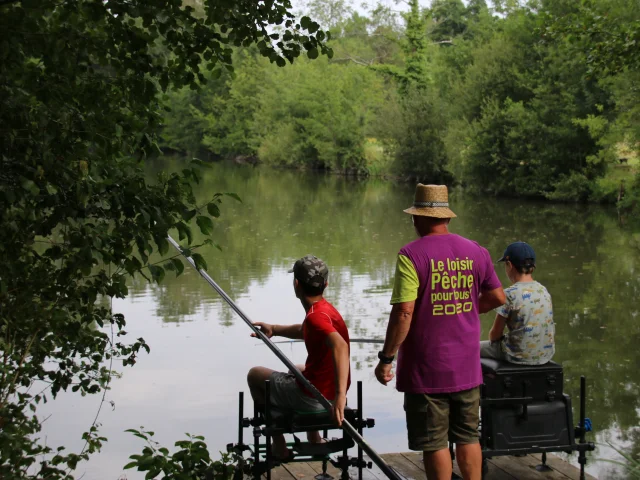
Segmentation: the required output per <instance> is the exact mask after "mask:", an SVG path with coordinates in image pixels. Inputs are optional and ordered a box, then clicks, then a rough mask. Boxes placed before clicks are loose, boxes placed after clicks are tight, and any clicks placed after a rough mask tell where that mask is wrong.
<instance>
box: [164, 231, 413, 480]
mask: <svg viewBox="0 0 640 480" xmlns="http://www.w3.org/2000/svg"><path fill="white" fill-rule="evenodd" d="M167 240H168V241H169V243H171V245H173V246H174V248H175V249H176V250H177V251H178V252H180V254H181V255H182V256H183V257H184V258H185V259H186V260H187V262H189V264H190V265H191V266H192V267H193V268H195V269H196V271H197V272H198V273H199V274H200V275H201V276H202V278H204V279H205V280H206V281H207V282H208V283H209V285H211V286H212V287H213V289H214V290H215V291H216V292H218V294H219V295H220V296H221V297H222V299H223V300H224V301H225V302H227V304H228V305H229V306H230V307H231V308H232V309H233V310H234V311H235V312H236V313H237V314H238V315H239V316H240V318H241V319H242V320H244V323H246V324H247V325H248V326H249V328H250V329H251V330H252V331H253V333H255V335H256V337H258V338H259V339H260V340H262V341H263V342H264V343H265V344H266V345H267V347H269V349H270V350H271V351H272V352H273V353H274V354H275V356H276V357H278V358H279V359H280V361H281V362H282V363H284V364H285V366H286V367H287V368H288V369H289V371H290V372H291V373H293V375H294V376H295V377H296V379H297V380H298V381H299V382H300V383H301V384H302V385H304V387H305V388H306V389H307V390H308V391H309V392H311V393H312V394H313V396H314V397H315V398H316V400H318V401H319V402H320V404H321V405H322V406H323V407H324V408H325V409H327V410H329V411H330V410H331V409H332V408H333V405H332V404H331V402H329V400H327V399H326V398H324V395H322V394H321V393H320V392H319V391H318V389H317V388H316V387H314V386H313V384H312V383H311V382H309V380H307V378H306V377H305V376H304V375H302V372H300V370H298V367H296V366H295V364H294V363H293V362H292V361H291V360H289V358H287V356H286V355H285V354H284V353H283V352H282V350H280V349H279V348H278V347H277V346H276V345H275V344H274V343H273V342H272V341H271V340H270V339H269V337H267V336H266V335H265V334H264V333H262V331H261V330H260V329H259V328H257V327H256V326H255V325H254V324H253V322H252V321H251V320H249V317H247V315H245V313H244V312H243V311H242V310H240V308H239V307H238V306H237V305H236V304H235V302H234V301H233V300H231V298H230V297H229V296H228V295H227V294H226V293H225V291H224V290H222V288H220V286H219V285H218V284H217V283H216V282H215V281H214V280H213V278H211V277H210V276H209V274H208V273H207V272H205V271H204V270H201V269H199V268H198V267H197V266H196V262H195V261H194V260H193V258H191V257H190V256H188V255H185V253H184V251H183V250H182V247H181V246H180V245H179V244H178V242H176V241H175V240H174V239H173V238H171V235H168V236H167ZM342 429H343V430H344V431H345V432H347V434H348V435H349V436H350V437H351V438H352V439H353V440H354V441H355V442H356V443H357V444H358V445H360V447H362V449H363V450H364V451H365V452H367V453H368V454H369V457H371V460H372V461H373V463H375V464H376V465H377V466H378V467H379V468H380V470H382V472H383V473H384V474H385V475H386V476H387V477H388V478H390V479H391V480H402V479H401V477H400V475H398V474H397V473H396V471H395V470H393V469H392V468H391V467H390V466H389V465H387V462H385V461H384V460H383V459H382V457H381V456H380V455H378V453H377V452H376V451H375V450H374V449H373V448H371V446H370V445H369V444H368V443H367V442H366V441H365V440H364V438H362V436H361V435H360V434H359V433H358V431H357V430H356V429H355V428H353V426H352V425H351V424H350V423H349V422H348V421H347V420H346V419H345V420H343V421H342Z"/></svg>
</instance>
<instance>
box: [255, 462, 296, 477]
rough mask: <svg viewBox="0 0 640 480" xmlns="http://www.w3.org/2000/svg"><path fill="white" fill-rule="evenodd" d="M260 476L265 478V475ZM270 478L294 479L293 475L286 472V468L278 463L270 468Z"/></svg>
mask: <svg viewBox="0 0 640 480" xmlns="http://www.w3.org/2000/svg"><path fill="white" fill-rule="evenodd" d="M262 478H267V475H266V474H265V475H262ZM271 480H295V479H294V477H293V476H292V475H291V474H290V473H289V472H287V470H286V469H285V468H284V467H283V466H282V465H280V466H279V467H275V468H272V469H271Z"/></svg>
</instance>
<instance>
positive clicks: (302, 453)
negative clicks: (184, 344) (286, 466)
mask: <svg viewBox="0 0 640 480" xmlns="http://www.w3.org/2000/svg"><path fill="white" fill-rule="evenodd" d="M265 397H266V398H267V402H266V405H258V404H256V403H254V410H253V418H244V417H243V415H244V392H240V395H239V405H238V413H239V415H238V442H237V443H235V444H234V443H230V444H228V445H227V451H228V452H230V453H235V454H236V455H238V456H240V457H242V459H243V460H242V461H241V462H239V468H241V469H243V472H242V473H245V474H248V475H251V476H253V478H254V480H260V478H261V476H262V475H263V474H266V477H267V480H271V469H272V468H274V467H277V466H279V465H281V464H283V463H295V462H322V473H319V474H318V475H317V476H316V477H315V478H316V480H332V479H333V477H332V476H331V475H329V474H328V473H327V468H328V465H329V463H331V464H332V465H333V466H334V467H336V468H338V469H340V470H341V471H342V474H341V477H340V478H341V480H349V478H350V477H349V468H350V467H353V468H357V469H358V479H359V480H362V470H363V469H364V468H371V467H372V466H373V464H372V462H371V461H366V460H365V459H364V454H363V450H362V447H360V446H359V445H357V457H350V456H349V449H350V448H351V447H354V446H356V443H355V442H354V441H353V439H352V438H351V437H350V436H349V435H347V433H346V432H345V431H344V430H342V437H341V438H338V439H332V440H330V441H328V442H326V443H320V444H317V443H310V442H302V441H300V440H299V439H298V438H297V437H296V435H295V434H296V433H303V432H310V431H322V432H323V437H324V438H327V435H328V432H329V430H340V427H337V426H336V425H335V424H334V423H333V420H332V419H331V415H330V413H329V412H326V411H323V412H321V413H308V412H296V411H292V410H283V409H279V408H277V407H275V406H273V405H271V402H270V401H269V400H268V399H270V398H271V384H270V382H269V381H268V380H267V381H266V382H265ZM362 405H363V395H362V382H358V383H357V408H356V409H352V408H349V407H346V408H345V412H344V415H345V419H346V420H347V421H349V422H350V423H351V424H352V425H353V426H354V427H355V428H357V430H358V433H359V434H360V435H362V433H363V430H364V429H365V428H373V427H374V426H375V420H374V419H372V418H364V415H363V413H362V412H363V407H362ZM251 427H252V429H253V430H252V432H253V445H247V444H245V443H244V436H243V430H244V429H245V428H251ZM287 433H288V434H293V437H294V441H293V442H290V443H287V447H288V448H289V450H290V451H291V452H292V456H291V457H290V458H289V459H287V460H282V459H278V458H274V457H273V455H272V453H271V448H270V445H271V439H272V437H273V436H274V435H280V434H287ZM263 439H264V441H263ZM245 452H248V457H246V458H245V456H244V455H245ZM336 453H340V455H339V456H337V458H332V456H331V455H333V454H336Z"/></svg>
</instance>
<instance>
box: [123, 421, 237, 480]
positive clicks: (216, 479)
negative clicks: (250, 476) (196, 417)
mask: <svg viewBox="0 0 640 480" xmlns="http://www.w3.org/2000/svg"><path fill="white" fill-rule="evenodd" d="M127 432H130V433H132V434H133V435H135V436H136V437H138V438H141V439H143V440H144V441H145V442H146V446H145V447H144V448H143V449H142V453H141V454H135V455H131V457H129V458H131V460H132V461H131V462H129V463H128V464H126V465H125V466H124V469H125V470H127V469H130V468H135V469H136V470H137V471H138V472H147V473H146V474H145V479H146V480H150V479H153V478H163V479H166V480H182V479H185V480H186V479H205V478H206V479H210V480H231V479H232V478H238V477H236V476H235V474H236V472H239V474H240V477H239V478H242V476H241V475H242V469H243V467H244V466H245V460H244V459H243V458H242V456H240V455H236V454H230V453H221V458H220V460H212V459H211V456H210V454H209V450H208V449H207V444H206V443H205V441H204V437H202V436H199V435H190V434H188V433H187V440H179V441H177V442H176V443H175V446H176V447H177V448H178V450H177V451H176V452H174V453H170V452H169V450H168V449H167V448H165V447H162V446H160V444H159V443H158V442H156V441H155V440H153V436H154V432H149V431H146V430H144V427H140V430H136V429H133V428H132V429H129V430H127Z"/></svg>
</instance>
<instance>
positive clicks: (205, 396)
mask: <svg viewBox="0 0 640 480" xmlns="http://www.w3.org/2000/svg"><path fill="white" fill-rule="evenodd" d="M167 162H168V163H162V162H158V163H156V164H154V165H152V166H150V167H149V170H150V172H149V173H150V175H151V174H153V173H154V171H159V170H160V169H163V168H175V164H173V163H171V162H172V161H167ZM215 192H235V193H237V194H239V195H240V196H241V197H242V199H243V203H237V202H236V201H234V200H232V199H226V200H225V202H224V204H223V208H222V211H223V215H222V217H221V218H220V219H217V220H216V221H215V225H216V234H215V238H216V242H217V243H219V244H220V245H221V246H222V247H223V251H222V252H219V251H218V250H216V249H214V248H209V249H206V250H203V251H202V252H201V253H202V254H203V255H204V257H205V259H206V261H207V263H208V265H209V273H210V274H211V275H212V277H213V278H214V279H215V280H216V281H217V282H218V283H219V284H220V285H221V287H222V288H223V289H225V290H226V291H227V292H228V293H229V294H230V296H231V297H232V298H234V299H235V300H236V301H237V302H238V303H239V305H240V306H241V308H242V309H243V310H244V311H245V312H246V313H247V314H248V315H249V316H250V317H251V318H253V319H255V320H263V321H269V322H274V323H294V322H299V321H300V320H301V319H302V316H303V310H302V308H301V306H300V304H299V303H298V301H297V300H296V299H295V297H294V296H293V292H292V287H291V277H290V275H289V274H287V273H286V270H287V269H288V268H290V266H291V265H292V264H293V262H294V261H295V259H296V258H299V257H301V256H302V255H304V254H306V253H314V254H315V255H318V256H319V257H321V258H323V259H324V260H325V261H326V262H327V263H328V265H329V268H330V271H331V273H330V286H329V289H328V291H327V297H328V298H329V299H330V300H331V301H332V302H333V303H334V304H335V305H336V307H337V308H338V309H339V310H340V312H341V313H342V314H343V316H344V318H345V320H346V321H347V323H348V326H349V328H350V331H351V335H352V336H353V337H360V338H362V337H373V338H377V337H381V336H382V335H383V334H384V330H385V327H386V321H387V318H388V314H389V311H390V307H389V305H388V300H389V297H390V293H391V282H392V279H393V271H394V261H395V255H396V253H397V251H398V250H399V248H400V247H401V246H403V245H404V244H405V243H407V242H409V241H411V240H413V239H414V236H415V234H414V232H413V228H412V226H411V222H410V217H408V216H407V215H405V214H403V213H402V209H403V208H406V207H407V205H408V204H409V203H410V202H411V199H412V196H413V186H412V185H405V184H394V183H391V182H383V181H377V180H370V181H367V182H358V181H354V180H352V179H348V178H339V177H331V176H325V175H319V174H312V173H307V174H300V173H296V172H290V171H277V170H263V169H254V168H251V167H233V166H225V165H214V166H213V168H212V169H210V170H207V171H206V172H205V176H204V181H203V182H202V184H201V186H200V187H199V189H198V191H197V195H198V197H199V198H200V199H201V200H202V201H205V200H206V199H207V198H210V196H211V195H212V194H213V193H215ZM451 202H452V208H453V210H454V211H455V212H456V213H457V214H458V218H457V219H454V220H453V221H452V224H451V229H452V230H453V231H454V232H456V233H460V234H461V235H464V236H466V237H468V238H472V239H474V240H476V241H478V242H479V243H480V244H482V245H484V246H486V247H487V248H488V249H489V251H490V252H491V254H492V256H493V257H494V258H499V256H500V254H501V253H502V250H503V249H504V247H505V246H506V245H507V244H508V243H510V242H512V241H516V240H525V241H527V242H529V243H531V244H532V245H533V246H534V248H535V249H536V252H537V256H538V271H537V272H536V278H537V279H538V280H539V281H540V282H542V283H543V284H544V285H546V286H547V288H548V289H549V291H550V292H551V294H552V296H553V302H554V306H555V319H556V326H557V327H556V329H557V338H556V341H557V354H556V358H555V359H556V360H557V361H559V362H562V363H563V365H564V366H565V391H567V393H569V394H571V395H572V396H574V397H575V398H576V399H577V395H578V383H579V381H578V379H579V376H580V375H582V374H584V375H587V377H588V381H589V388H590V395H589V401H588V408H589V416H590V417H591V418H592V420H593V423H594V426H595V428H596V430H597V432H598V439H599V440H601V441H604V440H606V439H608V438H610V439H612V440H614V441H616V442H618V441H619V442H621V443H623V444H625V445H627V446H629V447H630V448H632V449H634V450H635V451H636V452H637V451H639V450H640V438H639V437H640V436H639V435H638V433H637V431H635V430H634V428H635V427H636V426H637V425H638V423H639V422H638V420H639V419H638V414H639V411H640V408H639V407H640V400H639V398H640V395H639V393H640V391H639V390H640V389H639V385H640V370H639V369H638V367H639V366H640V353H639V352H640V349H639V348H638V347H637V345H639V344H640V326H639V324H638V321H637V316H638V310H639V307H638V301H637V298H638V293H639V291H638V290H639V287H640V272H639V269H638V267H639V266H640V265H639V253H640V237H639V236H638V235H637V234H636V235H634V234H633V233H632V232H630V231H628V230H626V229H621V228H620V227H619V225H618V221H617V217H616V215H615V211H613V212H612V211H610V210H605V209H600V208H596V207H577V206H567V205H549V204H542V203H540V204H539V203H532V202H522V201H510V200H496V199H478V198H467V197H464V196H462V195H456V194H454V195H452V199H451ZM198 239H199V238H198V236H197V235H196V240H198ZM498 273H499V275H500V278H501V280H502V281H503V284H504V285H507V282H508V280H507V278H506V276H505V275H504V272H503V271H502V269H501V268H498ZM130 293H131V296H130V297H129V298H128V299H127V300H126V301H123V302H117V303H116V304H115V305H114V308H115V310H116V311H121V312H123V313H124V314H125V315H126V317H127V319H128V322H129V327H130V328H129V331H130V335H131V336H134V335H135V336H136V337H137V336H144V338H145V339H146V340H147V342H148V343H149V344H150V345H151V348H152V351H151V354H150V355H148V356H143V357H142V358H141V359H140V360H139V363H138V365H136V366H135V367H134V368H133V369H129V370H126V371H125V372H124V376H123V378H121V379H119V380H116V381H115V383H114V385H113V389H112V391H111V392H110V393H109V395H108V400H112V401H114V402H115V406H116V408H115V410H113V411H111V409H107V410H106V411H105V412H104V413H103V414H102V417H101V421H102V423H103V433H104V434H105V436H107V437H109V439H110V441H109V443H108V444H107V445H106V446H105V448H104V451H103V453H102V454H101V455H98V456H95V457H94V458H93V459H92V460H91V462H89V464H88V465H85V466H84V467H83V468H84V469H85V470H86V476H85V477H84V478H85V479H86V480H89V479H91V478H96V479H103V478H113V479H115V478H117V477H118V475H120V473H121V469H120V468H121V466H123V465H124V464H125V463H127V460H126V459H127V457H128V455H130V454H131V453H136V452H138V451H139V450H141V448H142V445H141V444H140V442H139V440H138V439H136V438H134V437H131V436H130V435H129V434H124V433H122V432H123V430H124V429H126V428H131V427H138V426H139V425H145V426H146V427H148V428H150V429H152V430H155V431H156V432H157V433H156V435H157V436H158V437H159V438H158V439H159V440H160V441H161V442H162V443H164V444H167V445H171V444H173V442H174V441H176V440H178V439H181V437H182V435H183V432H191V433H200V434H204V435H205V436H206V437H207V441H208V443H209V444H210V446H211V447H212V449H213V450H214V451H216V450H222V449H224V445H225V444H226V443H227V442H230V441H233V440H234V436H235V429H236V426H235V415H236V409H237V405H236V402H237V400H236V398H237V397H236V395H237V392H238V391H239V390H241V389H245V390H246V388H245V375H246V371H247V370H248V369H249V368H250V367H251V366H253V365H255V364H262V365H266V366H269V367H272V368H280V366H279V365H278V361H277V359H275V358H274V357H273V355H272V354H271V353H270V352H269V351H268V350H267V349H266V348H264V347H262V346H260V345H259V344H257V343H256V341H255V340H252V339H250V338H249V336H248V333H249V332H248V330H247V328H246V326H244V325H243V324H242V322H240V321H239V320H238V319H237V318H236V317H235V316H234V314H233V312H232V311H231V310H230V309H229V308H228V307H226V306H225V305H223V304H222V302H221V300H220V299H219V297H218V296H217V295H216V294H215V292H214V291H213V290H212V289H211V288H210V287H209V285H208V284H206V283H205V282H204V281H202V280H201V279H200V278H199V276H198V275H197V274H196V273H195V272H193V271H192V270H190V269H185V273H184V274H183V275H181V276H180V277H178V278H175V276H174V275H171V274H168V275H167V276H166V279H165V281H164V283H163V284H162V285H159V286H158V285H147V284H146V283H145V282H144V281H142V279H140V280H136V281H135V282H132V284H131V288H130ZM491 322H492V316H491V315H486V316H485V317H484V318H483V327H484V328H483V330H484V333H483V335H486V334H487V332H488V330H489V328H490V325H491ZM282 347H283V350H284V351H285V353H287V354H289V355H290V357H291V358H292V359H293V360H294V361H295V362H303V361H304V347H303V346H302V345H300V344H284V345H282ZM378 349H379V345H363V344H357V345H354V346H353V358H352V362H353V367H354V369H355V372H354V378H355V379H356V380H357V379H361V380H363V381H365V394H366V401H365V409H366V415H368V416H371V417H375V418H376V419H377V426H376V428H374V429H373V430H371V431H370V432H367V434H368V435H369V438H370V440H371V443H372V445H373V446H374V447H375V448H378V449H380V450H381V451H382V452H391V451H405V450H406V449H407V447H406V439H405V426H404V415H403V412H402V400H401V396H400V395H399V394H398V393H397V392H395V391H394V390H393V389H392V388H389V387H387V388H385V387H382V386H380V385H379V384H377V382H376V381H375V379H374V377H373V371H372V368H373V366H374V364H375V361H376V356H375V355H376V352H377V350H378ZM97 403H98V399H96V398H83V399H80V398H75V397H72V396H66V397H62V398H61V399H60V401H57V402H54V404H53V406H52V407H50V408H51V411H52V413H53V416H52V417H51V419H50V420H48V422H47V424H46V429H47V435H48V441H49V443H50V444H57V443H62V444H66V445H69V446H70V447H74V446H75V445H80V446H81V444H80V441H79V436H80V434H81V432H82V431H84V430H86V428H87V426H88V425H89V424H90V422H91V419H92V417H93V415H94V414H95V409H96V408H97ZM610 455H612V452H611V451H610V450H608V449H601V450H600V451H599V452H597V455H596V456H600V457H601V456H610ZM608 469H609V467H608V466H603V465H602V464H598V465H594V464H591V466H590V471H591V472H593V473H596V474H600V475H601V476H602V478H605V477H604V476H603V475H605V472H606V471H608ZM612 475H613V474H612ZM127 477H128V478H129V479H132V478H142V477H141V476H140V475H138V474H131V473H127Z"/></svg>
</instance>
